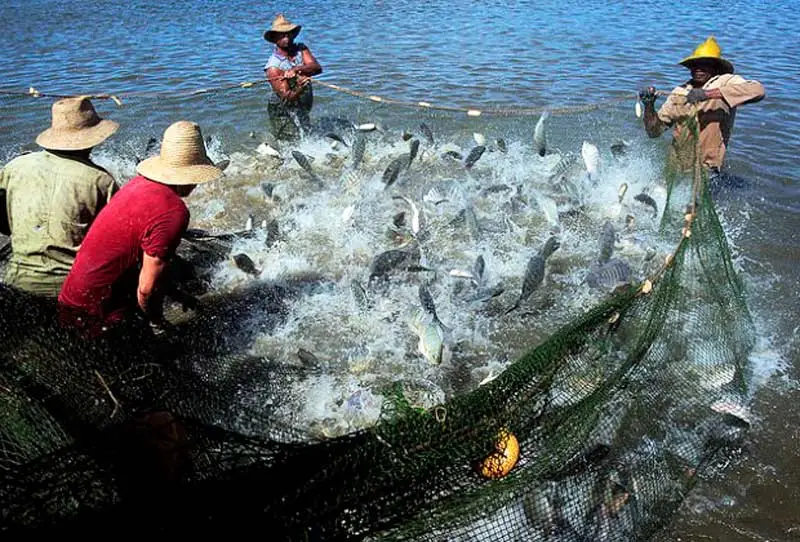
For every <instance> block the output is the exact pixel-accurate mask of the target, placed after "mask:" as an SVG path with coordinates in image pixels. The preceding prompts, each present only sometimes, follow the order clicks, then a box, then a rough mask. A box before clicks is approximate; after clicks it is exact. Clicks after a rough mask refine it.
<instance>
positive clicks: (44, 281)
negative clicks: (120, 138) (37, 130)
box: [0, 151, 119, 297]
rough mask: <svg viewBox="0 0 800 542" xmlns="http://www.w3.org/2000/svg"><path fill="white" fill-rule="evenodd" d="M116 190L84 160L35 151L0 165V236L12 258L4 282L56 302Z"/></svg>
mask: <svg viewBox="0 0 800 542" xmlns="http://www.w3.org/2000/svg"><path fill="white" fill-rule="evenodd" d="M118 189H119V186H118V185H117V183H116V182H115V181H114V178H113V177H112V176H111V175H110V174H109V173H108V172H107V171H106V170H104V169H103V168H101V167H100V166H98V165H96V164H94V163H93V162H91V161H90V160H86V159H81V158H75V157H72V156H64V155H60V154H56V153H54V152H50V151H40V152H35V153H30V154H26V155H23V156H19V157H17V158H15V159H14V160H12V161H11V162H9V163H8V164H6V166H5V167H4V168H3V169H2V170H0V204H1V203H2V199H3V196H4V197H5V205H4V207H5V208H4V211H5V214H6V216H5V217H3V218H5V220H0V230H5V231H2V233H6V234H9V235H10V236H11V246H12V254H11V259H10V261H9V262H8V264H7V265H6V269H5V282H6V283H8V284H11V285H13V286H15V287H17V288H20V289H23V290H26V291H29V292H31V293H34V294H38V295H44V296H49V297H56V296H58V293H59V290H60V289H61V285H62V283H63V282H64V279H65V278H66V277H67V274H68V273H69V270H70V268H71V267H72V262H73V261H74V260H75V255H76V254H77V252H78V249H79V248H80V245H81V243H82V242H83V238H84V237H85V236H86V233H87V231H88V230H89V226H90V225H91V223H92V222H93V221H94V219H95V217H96V216H97V213H99V212H100V209H102V208H103V206H105V204H106V203H108V201H109V200H110V199H111V196H112V195H113V194H115V193H116V191H117V190H118ZM0 214H3V213H0ZM3 222H6V223H5V224H3Z"/></svg>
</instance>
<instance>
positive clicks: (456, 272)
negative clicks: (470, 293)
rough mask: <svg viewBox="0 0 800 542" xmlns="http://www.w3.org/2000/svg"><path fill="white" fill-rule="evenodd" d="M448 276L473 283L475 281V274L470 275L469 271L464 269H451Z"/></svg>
mask: <svg viewBox="0 0 800 542" xmlns="http://www.w3.org/2000/svg"><path fill="white" fill-rule="evenodd" d="M448 275H450V276H451V277H454V278H457V279H469V280H473V281H474V280H475V275H474V274H472V273H470V272H469V271H465V270H463V269H451V270H450V271H449V272H448Z"/></svg>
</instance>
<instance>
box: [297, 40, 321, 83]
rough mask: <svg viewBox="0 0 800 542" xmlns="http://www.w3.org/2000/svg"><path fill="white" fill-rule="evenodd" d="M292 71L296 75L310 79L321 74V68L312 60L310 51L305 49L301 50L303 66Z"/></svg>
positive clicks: (312, 56)
mask: <svg viewBox="0 0 800 542" xmlns="http://www.w3.org/2000/svg"><path fill="white" fill-rule="evenodd" d="M294 70H295V72H296V73H297V74H298V75H305V76H307V77H312V76H314V75H319V74H321V73H322V66H320V65H319V62H317V59H316V58H314V55H313V54H312V53H311V49H309V48H308V47H306V48H305V49H303V65H302V66H298V67H296V68H295V69H294Z"/></svg>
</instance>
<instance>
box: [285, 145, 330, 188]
mask: <svg viewBox="0 0 800 542" xmlns="http://www.w3.org/2000/svg"><path fill="white" fill-rule="evenodd" d="M292 157H293V158H294V159H295V161H296V162H297V163H298V164H299V165H300V167H301V168H303V170H304V171H305V172H306V173H308V175H309V177H311V180H312V181H314V182H315V183H317V184H318V185H320V186H321V185H322V184H323V183H322V180H321V179H320V178H319V177H317V174H316V173H314V170H312V169H311V164H310V163H309V161H308V158H306V155H305V154H303V153H302V152H300V151H292Z"/></svg>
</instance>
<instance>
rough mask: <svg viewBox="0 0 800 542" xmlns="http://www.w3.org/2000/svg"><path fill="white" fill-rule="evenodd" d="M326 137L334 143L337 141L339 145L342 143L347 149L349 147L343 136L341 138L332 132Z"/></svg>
mask: <svg viewBox="0 0 800 542" xmlns="http://www.w3.org/2000/svg"><path fill="white" fill-rule="evenodd" d="M325 137H327V138H328V139H332V140H333V141H336V142H337V143H341V144H342V145H344V146H345V147H347V146H348V145H347V143H346V142H345V140H344V139H342V138H341V136H339V135H338V134H334V133H333V132H331V133H329V134H325Z"/></svg>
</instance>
